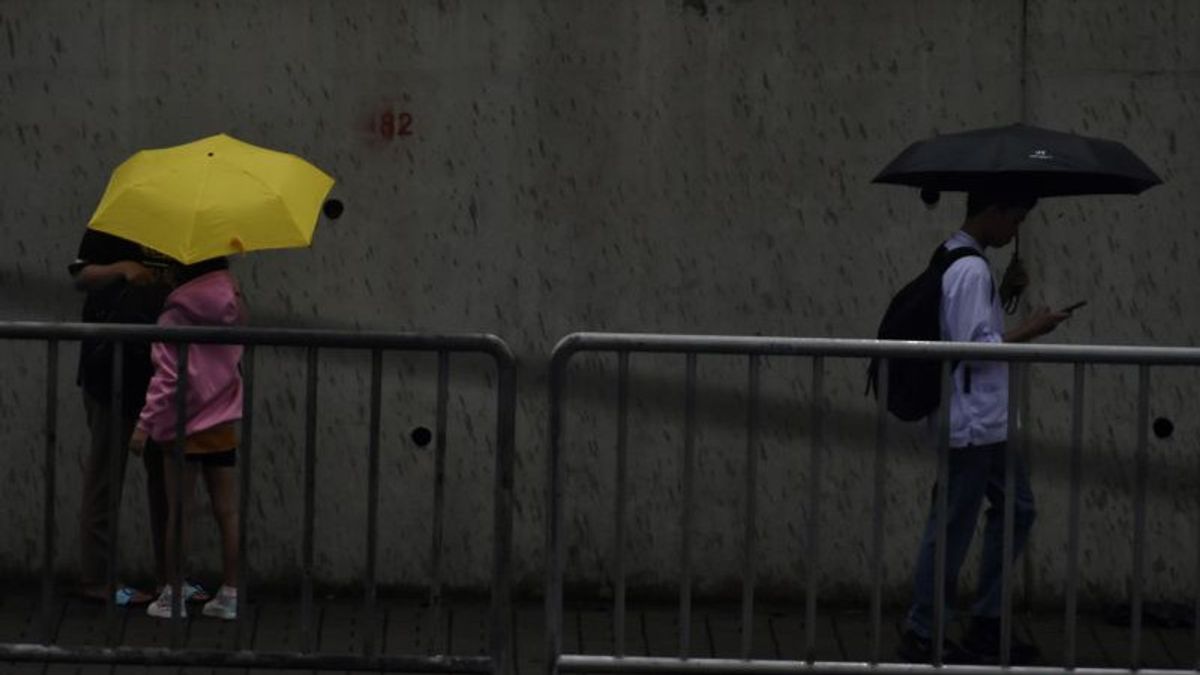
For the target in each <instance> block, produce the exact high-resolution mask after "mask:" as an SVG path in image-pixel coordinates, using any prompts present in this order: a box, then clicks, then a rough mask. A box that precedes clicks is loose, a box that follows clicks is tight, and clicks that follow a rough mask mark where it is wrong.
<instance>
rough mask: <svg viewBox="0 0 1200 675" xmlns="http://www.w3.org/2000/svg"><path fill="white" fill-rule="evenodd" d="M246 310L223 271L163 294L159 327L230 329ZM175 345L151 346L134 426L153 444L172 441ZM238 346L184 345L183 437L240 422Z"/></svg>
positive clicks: (241, 318) (196, 279)
mask: <svg viewBox="0 0 1200 675" xmlns="http://www.w3.org/2000/svg"><path fill="white" fill-rule="evenodd" d="M245 320H246V312H245V307H244V306H243V304H242V298H241V294H240V293H239V291H238V286H237V282H236V281H235V280H234V278H233V275H231V274H230V273H229V272H228V271H227V270H218V271H215V272H209V273H208V274H204V275H201V276H199V277H196V278H195V279H192V280H191V281H189V282H187V283H185V284H183V285H182V286H179V287H178V288H176V289H175V290H174V291H172V292H171V294H170V295H169V296H167V302H166V305H165V306H164V307H163V311H162V314H160V315H159V317H158V325H160V326H234V325H239V324H243V323H245ZM178 354H179V351H178V345H174V344H166V343H161V342H155V343H154V344H153V345H151V347H150V359H151V361H153V363H154V376H153V377H151V378H150V386H149V388H148V389H147V391H146V405H145V406H144V407H143V408H142V414H141V417H140V418H139V420H138V428H139V429H142V430H143V431H145V432H146V433H147V434H149V436H150V438H151V439H153V440H154V441H155V442H159V443H161V442H163V441H166V440H170V439H173V438H174V437H175V407H176V401H175V385H176V382H177V381H178V365H179V364H178V360H179V359H178ZM241 359H242V347H241V345H219V344H195V345H190V346H189V347H188V380H187V388H188V392H187V417H188V419H187V426H186V429H187V434H188V435H191V434H194V433H196V432H198V431H204V430H205V429H210V428H212V427H214V426H216V425H218V424H222V423H225V422H232V421H234V420H239V419H241V418H242V373H241V370H240V369H239V363H240V362H241Z"/></svg>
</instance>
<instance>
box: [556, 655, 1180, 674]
mask: <svg viewBox="0 0 1200 675" xmlns="http://www.w3.org/2000/svg"><path fill="white" fill-rule="evenodd" d="M558 669H559V670H560V671H562V672H574V673H599V672H622V673H733V674H745V675H771V674H776V673H777V674H780V675H782V674H784V673H786V674H788V675H794V674H795V673H812V674H814V675H820V674H828V675H999V674H1001V673H1003V674H1004V675H1130V673H1131V672H1132V671H1129V670H1125V669H1123V668H1076V669H1073V670H1068V669H1066V668H1053V667H1043V666H1010V667H1007V668H1001V667H999V666H984V665H978V666H976V665H943V666H931V665H929V664H918V663H880V664H875V665H871V664H869V663H866V662H840V661H815V662H812V663H810V662H807V661H757V660H744V659H677V658H672V657H654V656H626V657H622V658H617V657H612V656H591V655H582V654H563V655H562V656H560V657H559V660H558ZM1185 673H1191V674H1192V675H1194V673H1195V671H1192V670H1165V669H1164V670H1152V669H1142V670H1139V671H1137V675H1184V674H1185Z"/></svg>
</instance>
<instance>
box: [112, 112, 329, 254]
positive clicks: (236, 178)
mask: <svg viewBox="0 0 1200 675" xmlns="http://www.w3.org/2000/svg"><path fill="white" fill-rule="evenodd" d="M332 187H333V179H332V178H330V177H329V176H328V175H326V174H325V173H324V172H322V171H321V170H320V169H318V168H316V167H315V166H313V165H312V164H309V163H308V162H306V161H305V160H303V159H301V158H300V157H297V156H295V155H291V154H288V153H284V152H277V151H275V150H268V149H266V148H260V147H258V146H256V145H251V144H249V143H245V142H243V141H239V140H237V139H236V138H232V137H230V136H226V135H225V134H218V135H216V136H210V137H208V138H203V139H200V140H198V141H194V142H192V143H187V144H185V145H179V146H175V147H171V148H162V149H156V150H143V151H141V152H138V153H137V154H135V155H134V156H132V157H130V158H129V159H128V160H126V161H125V162H124V163H122V164H121V165H120V166H118V167H117V169H116V170H115V171H114V172H113V175H112V177H111V178H110V179H109V182H108V187H107V189H105V191H104V196H103V197H102V198H101V199H100V205H99V206H97V207H96V212H95V214H93V215H92V219H91V221H89V222H88V227H90V228H92V229H94V230H99V231H101V232H107V233H109V234H114V235H117V236H119V237H122V238H124V239H128V240H130V241H134V242H137V243H139V244H141V245H143V246H147V247H149V248H152V249H154V250H156V251H159V252H161V253H163V254H165V255H168V256H170V257H171V258H174V259H175V260H178V261H180V262H182V263H184V264H189V265H190V264H192V263H196V262H200V261H202V260H207V259H210V258H216V257H220V256H224V255H230V254H233V253H240V252H243V251H253V250H258V249H271V248H292V247H301V246H308V245H309V244H311V243H312V236H313V230H314V229H315V228H316V225H317V216H318V212H319V210H320V208H321V203H322V202H323V201H324V200H325V196H326V195H327V194H328V193H329V190H330V188H332Z"/></svg>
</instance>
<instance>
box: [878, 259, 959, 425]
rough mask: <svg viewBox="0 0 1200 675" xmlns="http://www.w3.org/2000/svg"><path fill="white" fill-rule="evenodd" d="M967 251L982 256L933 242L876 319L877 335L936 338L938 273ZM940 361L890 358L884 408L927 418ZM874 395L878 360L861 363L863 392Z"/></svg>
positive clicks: (934, 403) (938, 389)
mask: <svg viewBox="0 0 1200 675" xmlns="http://www.w3.org/2000/svg"><path fill="white" fill-rule="evenodd" d="M968 256H980V257H983V256H982V254H981V253H980V252H979V251H976V250H975V249H973V248H971V247H969V246H964V247H962V248H956V249H954V250H952V251H948V250H946V248H945V247H944V246H939V247H938V249H937V250H936V251H934V253H933V257H932V258H930V260H929V266H928V267H926V268H925V271H924V272H921V274H920V275H919V276H918V277H917V278H916V279H913V280H912V281H910V282H908V284H906V285H905V286H904V288H902V289H900V292H899V293H897V294H896V295H895V296H893V297H892V301H891V302H890V303H889V304H888V308H887V311H886V312H884V314H883V320H882V321H880V322H879V333H878V337H879V339H880V340H926V341H930V342H936V341H938V340H941V337H942V331H941V321H940V319H939V314H940V312H941V307H942V275H944V274H945V273H946V270H947V269H949V268H950V266H951V265H953V264H954V263H955V261H958V260H961V259H963V258H966V257H968ZM941 375H942V373H941V361H938V360H937V359H890V361H889V363H888V381H887V385H888V387H887V389H888V396H887V409H888V411H889V412H891V413H892V414H893V415H895V416H896V417H899V418H900V419H902V420H904V421H906V422H912V421H914V420H919V419H921V418H923V417H928V416H929V415H930V414H932V413H933V411H935V410H937V408H938V405H939V404H940V403H941V396H942V378H941ZM872 392H874V393H875V395H876V396H878V395H879V359H878V358H874V359H871V365H870V366H869V367H868V368H867V393H872Z"/></svg>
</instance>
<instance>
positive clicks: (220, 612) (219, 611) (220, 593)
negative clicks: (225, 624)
mask: <svg viewBox="0 0 1200 675" xmlns="http://www.w3.org/2000/svg"><path fill="white" fill-rule="evenodd" d="M237 600H238V598H237V589H236V588H234V587H232V586H221V588H220V589H219V590H217V595H216V597H214V598H213V599H212V600H209V601H208V602H206V603H204V610H203V611H204V616H211V617H212V618H214V619H224V620H225V621H233V620H234V619H236V618H237Z"/></svg>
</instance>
